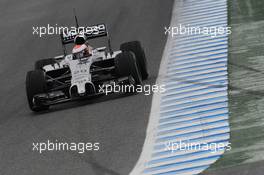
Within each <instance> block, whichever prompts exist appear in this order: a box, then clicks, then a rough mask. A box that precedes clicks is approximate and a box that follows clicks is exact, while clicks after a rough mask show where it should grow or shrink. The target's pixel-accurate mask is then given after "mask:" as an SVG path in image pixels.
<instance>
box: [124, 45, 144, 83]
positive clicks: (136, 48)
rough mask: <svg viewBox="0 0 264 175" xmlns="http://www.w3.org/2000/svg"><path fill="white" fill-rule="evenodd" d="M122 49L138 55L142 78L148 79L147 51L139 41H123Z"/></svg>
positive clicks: (137, 59)
mask: <svg viewBox="0 0 264 175" xmlns="http://www.w3.org/2000/svg"><path fill="white" fill-rule="evenodd" d="M120 50H121V51H123V52H124V51H131V52H133V53H134V54H135V56H136V61H137V64H138V67H139V71H140V73H141V76H142V79H143V80H146V79H147V78H148V70H147V60H146V56H145V52H144V50H143V48H142V46H141V44H140V42H139V41H131V42H127V43H123V44H121V46H120Z"/></svg>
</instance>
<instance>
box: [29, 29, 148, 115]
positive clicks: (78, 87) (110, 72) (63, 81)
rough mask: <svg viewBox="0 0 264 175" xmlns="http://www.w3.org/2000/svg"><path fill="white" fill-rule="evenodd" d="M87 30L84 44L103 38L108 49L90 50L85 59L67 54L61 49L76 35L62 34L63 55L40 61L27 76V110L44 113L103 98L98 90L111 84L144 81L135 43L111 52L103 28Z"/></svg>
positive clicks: (142, 55)
mask: <svg viewBox="0 0 264 175" xmlns="http://www.w3.org/2000/svg"><path fill="white" fill-rule="evenodd" d="M90 29H92V30H91V31H89V32H86V33H84V34H85V36H86V38H87V40H89V39H94V38H98V37H107V39H108V44H107V45H108V46H107V47H100V48H94V49H93V50H92V53H91V55H89V56H83V55H82V56H76V55H73V54H72V53H70V54H67V53H66V52H67V51H66V47H65V45H66V44H69V43H73V41H74V37H75V36H76V33H75V34H73V33H71V32H68V33H64V32H63V34H61V41H62V44H63V48H64V55H62V56H57V57H54V58H49V59H41V60H39V61H37V62H36V63H35V69H34V70H32V71H29V72H28V73H27V76H26V92H27V98H28V104H29V107H30V109H31V110H33V111H42V110H47V109H49V107H50V105H54V104H58V103H63V102H68V101H72V100H78V99H81V98H90V97H93V96H97V95H99V94H104V93H105V92H104V91H102V88H101V87H109V86H110V85H113V84H122V85H124V84H128V85H133V86H135V85H141V83H142V80H145V79H147V78H148V72H147V64H146V58H145V53H144V50H143V48H142V46H141V44H140V42H139V41H132V42H127V43H123V44H121V46H120V50H118V51H114V52H113V51H112V49H111V44H110V38H109V35H108V31H107V28H106V25H105V24H99V25H94V26H91V27H90ZM102 85H108V86H102ZM100 88H101V90H100Z"/></svg>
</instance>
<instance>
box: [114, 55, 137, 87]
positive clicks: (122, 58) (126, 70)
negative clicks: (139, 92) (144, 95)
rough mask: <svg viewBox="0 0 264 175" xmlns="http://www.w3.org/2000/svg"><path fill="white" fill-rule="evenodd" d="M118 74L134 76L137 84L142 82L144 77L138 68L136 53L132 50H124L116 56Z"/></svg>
mask: <svg viewBox="0 0 264 175" xmlns="http://www.w3.org/2000/svg"><path fill="white" fill-rule="evenodd" d="M115 67H116V74H117V75H118V76H120V77H124V76H132V77H133V79H134V80H135V85H141V84H142V78H141V75H140V72H139V70H138V66H137V63H136V59H135V55H134V54H133V53H132V52H122V53H120V54H118V55H117V56H116V58H115Z"/></svg>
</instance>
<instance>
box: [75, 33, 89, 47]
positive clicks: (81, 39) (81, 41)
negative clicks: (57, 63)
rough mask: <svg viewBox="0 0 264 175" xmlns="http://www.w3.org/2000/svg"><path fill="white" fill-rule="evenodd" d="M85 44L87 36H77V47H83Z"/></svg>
mask: <svg viewBox="0 0 264 175" xmlns="http://www.w3.org/2000/svg"><path fill="white" fill-rule="evenodd" d="M85 42H86V36H85V35H77V36H76V37H75V38H74V43H75V44H76V45H82V44H85Z"/></svg>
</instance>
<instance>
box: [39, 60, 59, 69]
mask: <svg viewBox="0 0 264 175" xmlns="http://www.w3.org/2000/svg"><path fill="white" fill-rule="evenodd" d="M55 63H56V60H55V59H54V58H47V59H42V60H38V61H36V63H35V70H41V69H42V68H43V67H44V66H47V65H50V64H55Z"/></svg>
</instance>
